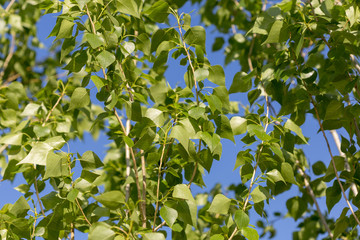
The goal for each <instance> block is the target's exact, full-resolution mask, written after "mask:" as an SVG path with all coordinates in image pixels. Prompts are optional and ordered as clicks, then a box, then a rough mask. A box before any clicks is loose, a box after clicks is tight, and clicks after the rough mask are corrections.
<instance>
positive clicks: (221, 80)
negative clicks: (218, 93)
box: [208, 65, 225, 86]
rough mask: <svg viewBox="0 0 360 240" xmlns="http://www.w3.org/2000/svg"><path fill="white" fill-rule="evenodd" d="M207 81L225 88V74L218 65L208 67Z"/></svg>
mask: <svg viewBox="0 0 360 240" xmlns="http://www.w3.org/2000/svg"><path fill="white" fill-rule="evenodd" d="M208 80H209V81H210V82H213V83H215V84H217V85H219V86H225V72H224V69H223V67H222V66H220V65H215V66H211V67H209V76H208Z"/></svg>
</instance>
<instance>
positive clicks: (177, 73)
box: [0, 4, 347, 239]
mask: <svg viewBox="0 0 360 240" xmlns="http://www.w3.org/2000/svg"><path fill="white" fill-rule="evenodd" d="M197 11H198V9H197V7H196V6H190V5H189V4H187V5H185V7H183V8H182V10H181V11H180V12H185V13H190V12H191V16H192V25H197V24H199V22H200V17H199V15H198V14H197ZM170 17H172V16H170ZM55 21H56V18H55V16H54V15H47V16H45V17H43V18H42V19H41V20H40V22H39V24H38V37H39V39H40V41H42V42H43V43H44V44H45V46H46V47H49V46H50V45H51V43H52V41H53V38H50V39H46V37H47V36H48V35H49V33H50V32H51V30H52V27H53V26H54V25H55ZM160 27H166V26H165V25H164V26H160ZM206 33H207V42H206V46H207V54H208V55H207V57H208V59H209V61H210V63H211V64H212V65H217V64H219V65H223V66H224V54H223V51H222V50H220V51H217V52H215V53H213V52H211V48H212V44H213V41H214V39H215V37H218V36H220V34H218V33H216V31H214V28H211V27H210V28H206ZM229 36H230V34H229V35H227V37H229ZM45 53H46V49H44V51H40V52H39V56H41V55H42V54H45ZM224 70H225V76H226V86H227V87H228V88H229V87H230V85H231V83H232V79H233V76H234V75H235V73H237V72H238V71H240V70H241V66H240V65H239V63H238V62H232V63H230V64H229V65H227V66H224ZM185 71H186V67H184V66H180V65H179V63H178V61H175V60H172V59H169V69H168V71H167V73H166V77H167V80H168V82H169V84H170V85H171V86H172V87H174V86H175V85H180V86H183V85H184V83H183V82H184V80H183V75H184V73H185ZM95 91H96V88H94V89H92V91H91V94H92V95H93V96H92V99H94V98H95V97H94V95H95V93H96V92H95ZM230 100H232V101H239V102H241V103H242V104H243V105H247V104H248V101H247V97H246V94H233V95H231V96H230ZM239 114H240V115H242V111H241V110H240V113H239ZM307 120H309V121H308V122H306V124H305V125H304V126H303V127H302V128H303V133H304V135H305V136H311V138H310V141H309V145H307V146H302V148H303V150H304V151H305V154H306V156H307V157H308V161H309V162H310V163H315V162H316V161H318V160H323V161H324V162H325V164H328V163H329V161H330V156H329V154H328V151H327V149H326V145H325V140H324V139H323V137H322V135H321V133H317V131H318V125H317V122H316V121H315V120H314V119H313V117H312V116H311V115H307ZM340 133H343V132H340ZM343 134H344V133H343ZM345 136H347V135H345ZM241 137H242V136H237V137H236V138H235V139H236V145H234V144H233V143H232V142H231V141H229V140H223V141H222V144H223V154H222V157H221V160H220V161H214V164H213V167H212V169H211V172H210V174H206V175H205V177H204V181H205V184H206V185H207V189H208V190H209V189H211V188H212V187H214V186H215V184H217V183H221V184H222V185H223V187H224V188H223V189H224V190H225V187H226V186H228V185H230V184H232V183H234V184H237V183H240V182H241V179H240V175H239V169H237V170H235V171H233V168H234V164H235V160H236V155H237V153H238V152H239V151H241V150H244V146H243V144H242V143H241V142H240V138H241ZM328 137H329V139H330V141H331V145H332V146H331V147H332V149H333V152H334V154H335V155H338V152H337V150H336V147H335V145H334V142H333V140H332V138H331V135H330V133H328ZM107 143H109V141H108V139H107V137H106V136H105V135H104V134H101V135H100V137H99V139H98V140H97V141H94V140H93V139H92V138H91V136H90V135H89V134H86V135H85V138H84V141H75V142H71V143H69V146H70V151H71V152H79V153H80V154H82V153H84V152H86V151H88V150H92V151H94V152H95V153H96V154H98V156H99V157H100V158H102V159H103V158H104V156H105V154H106V146H105V145H106V144H107ZM308 174H309V175H310V176H313V175H312V174H311V172H308ZM21 183H22V178H21V177H17V178H16V179H15V181H14V183H12V184H11V183H9V182H7V181H6V182H1V183H0V189H1V190H2V193H6V194H2V196H1V198H0V206H2V205H4V204H5V203H14V202H15V201H16V200H17V199H18V198H19V197H20V196H21V195H22V194H21V193H19V192H17V191H16V190H14V189H13V188H14V187H16V186H18V185H19V184H21ZM207 189H201V188H199V187H196V186H193V187H192V190H193V192H194V193H195V194H196V193H201V192H204V191H205V190H207ZM43 195H44V194H41V196H43ZM295 195H301V193H300V192H299V190H298V189H297V188H295V187H293V188H292V189H291V190H290V191H288V192H286V193H284V194H281V195H279V196H276V197H275V198H276V199H275V200H270V206H266V208H265V209H266V210H268V213H270V214H269V218H268V220H269V221H272V220H273V219H274V218H273V217H272V215H271V212H276V211H278V212H281V213H282V214H283V215H285V214H286V212H287V210H286V207H285V206H286V205H285V203H286V200H287V199H288V198H289V197H290V196H295ZM319 202H320V204H321V206H320V208H321V209H322V212H323V213H324V212H325V211H327V208H326V204H325V199H324V198H321V199H320V200H319ZM343 207H345V204H344V200H343V199H342V200H341V201H340V203H338V204H337V205H336V206H335V207H334V209H333V210H332V212H331V214H330V215H331V216H333V217H335V218H336V216H339V215H340V213H341V210H342V209H343ZM258 219H259V217H258V215H257V214H256V213H255V212H253V211H250V223H251V224H253V225H255V224H256V221H257V220H258ZM298 224H299V221H298V222H294V220H293V219H292V218H283V219H281V220H279V221H276V222H275V223H274V226H275V229H277V235H276V237H275V239H291V238H292V232H293V231H294V230H295V229H296V226H297V225H298ZM81 238H84V239H85V238H86V237H85V236H81ZM77 239H80V238H77ZM263 239H267V238H263Z"/></svg>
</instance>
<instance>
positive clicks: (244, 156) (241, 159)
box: [233, 149, 254, 171]
mask: <svg viewBox="0 0 360 240" xmlns="http://www.w3.org/2000/svg"><path fill="white" fill-rule="evenodd" d="M250 151H251V150H250V149H247V150H245V151H240V152H239V153H238V154H237V156H236V162H235V166H234V169H233V171H234V170H235V169H237V168H238V167H240V166H242V165H244V164H245V163H251V162H252V161H254V156H253V155H252V154H251V153H250Z"/></svg>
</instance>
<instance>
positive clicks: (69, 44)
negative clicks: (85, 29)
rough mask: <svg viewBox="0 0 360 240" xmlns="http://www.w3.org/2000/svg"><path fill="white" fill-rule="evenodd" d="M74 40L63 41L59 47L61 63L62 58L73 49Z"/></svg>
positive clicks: (66, 39)
mask: <svg viewBox="0 0 360 240" xmlns="http://www.w3.org/2000/svg"><path fill="white" fill-rule="evenodd" d="M75 39H76V38H75V37H72V38H65V39H64V42H63V44H62V46H61V53H60V62H62V61H63V60H64V58H65V57H66V56H67V55H68V54H70V53H71V52H72V51H73V50H74V49H75V44H76V42H75Z"/></svg>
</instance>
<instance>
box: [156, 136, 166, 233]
mask: <svg viewBox="0 0 360 240" xmlns="http://www.w3.org/2000/svg"><path fill="white" fill-rule="evenodd" d="M166 139H167V132H166V133H165V139H164V144H163V146H162V150H161V156H160V164H159V170H158V181H157V187H156V204H155V213H154V225H153V232H154V231H156V230H155V229H156V228H155V223H156V217H157V212H158V211H159V194H160V179H161V169H162V164H163V160H164V154H165V146H166Z"/></svg>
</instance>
